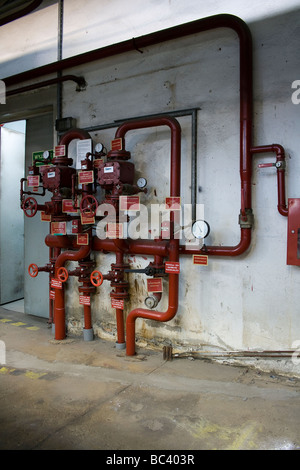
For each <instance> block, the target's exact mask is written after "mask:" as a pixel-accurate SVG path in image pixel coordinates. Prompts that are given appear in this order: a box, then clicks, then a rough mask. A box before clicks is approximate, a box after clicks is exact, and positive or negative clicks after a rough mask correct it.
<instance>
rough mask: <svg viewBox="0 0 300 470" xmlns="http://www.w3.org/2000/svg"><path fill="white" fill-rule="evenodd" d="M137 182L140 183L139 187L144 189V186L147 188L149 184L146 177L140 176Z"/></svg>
mask: <svg viewBox="0 0 300 470" xmlns="http://www.w3.org/2000/svg"><path fill="white" fill-rule="evenodd" d="M136 184H137V185H138V187H139V188H140V189H143V188H145V187H146V186H147V180H146V178H139V179H138V180H137V182H136Z"/></svg>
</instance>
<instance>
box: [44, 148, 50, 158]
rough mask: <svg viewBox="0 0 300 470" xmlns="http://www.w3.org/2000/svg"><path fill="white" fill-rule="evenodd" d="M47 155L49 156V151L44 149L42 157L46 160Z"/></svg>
mask: <svg viewBox="0 0 300 470" xmlns="http://www.w3.org/2000/svg"><path fill="white" fill-rule="evenodd" d="M49 157H50V152H49V150H45V152H44V153H43V158H44V160H48V158H49Z"/></svg>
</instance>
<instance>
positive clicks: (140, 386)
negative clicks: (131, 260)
mask: <svg viewBox="0 0 300 470" xmlns="http://www.w3.org/2000/svg"><path fill="white" fill-rule="evenodd" d="M0 340H1V341H2V343H0V344H1V345H2V351H1V353H2V365H1V364H0V407H1V408H0V449H1V450H16V449H25V450H59V449H61V450H63V449H69V450H74V449H77V450H81V449H84V450H105V451H113V450H119V451H125V450H151V451H153V450H154V451H155V450H156V451H160V450H169V451H172V450H175V451H177V450H185V451H189V452H190V453H191V452H196V451H197V450H223V449H224V450H225V449H226V450H227V449H229V450H230V449H233V450H240V449H243V450H258V449H262V450H267V449H280V450H281V449H282V450H283V449H287V450H292V449H300V427H299V421H300V393H299V392H300V380H297V379H294V378H288V377H279V376H274V375H273V374H266V373H261V372H259V371H257V370H252V369H249V368H246V367H232V366H229V365H221V364H216V363H211V362H208V361H205V360H198V359H197V360H193V361H191V360H189V359H187V358H184V359H182V358H180V359H174V360H173V361H165V360H164V359H163V354H162V352H153V351H148V350H143V351H141V350H138V354H137V355H136V356H135V357H133V358H131V357H126V355H125V352H123V351H118V350H116V349H115V345H114V344H113V343H110V342H106V341H103V340H101V339H99V338H97V339H96V340H95V341H93V342H84V341H83V340H82V339H81V338H77V337H74V338H72V337H69V338H67V339H66V340H65V341H64V342H60V341H55V340H54V339H53V334H52V331H51V329H49V328H48V327H47V322H46V320H45V319H41V318H37V317H32V316H28V315H24V314H23V313H21V312H14V311H11V310H7V309H5V308H0ZM4 346H5V348H4ZM4 353H5V355H4ZM0 357H1V356H0ZM112 455H113V453H112Z"/></svg>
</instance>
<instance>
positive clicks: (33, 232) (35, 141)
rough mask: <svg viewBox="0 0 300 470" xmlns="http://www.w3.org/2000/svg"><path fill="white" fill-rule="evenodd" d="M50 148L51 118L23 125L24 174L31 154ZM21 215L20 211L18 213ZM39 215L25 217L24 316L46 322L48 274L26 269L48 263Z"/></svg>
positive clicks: (44, 231)
mask: <svg viewBox="0 0 300 470" xmlns="http://www.w3.org/2000/svg"><path fill="white" fill-rule="evenodd" d="M52 148H53V115H52V114H45V115H41V116H38V117H34V118H30V119H28V120H27V121H26V158H25V171H26V176H27V175H28V166H30V165H32V154H33V152H39V151H44V150H49V149H52ZM51 196H52V194H51V193H47V194H46V196H45V197H39V198H38V203H39V204H43V203H44V202H46V201H47V200H48V201H49V200H50V198H51ZM21 212H23V211H21ZM40 214H41V213H40V212H37V214H36V215H35V216H34V217H32V218H28V217H26V216H24V220H25V224H24V225H25V227H24V261H25V266H24V272H25V276H24V312H25V313H26V314H28V315H35V316H38V317H43V318H48V316H49V274H48V273H45V272H41V273H39V275H38V276H37V277H35V278H34V279H33V278H31V277H30V276H29V274H28V266H29V265H30V264H31V263H35V264H36V265H38V266H45V265H46V264H47V263H48V262H49V249H48V248H47V246H46V245H45V237H46V235H47V234H48V233H49V223H47V222H42V221H41V215H40Z"/></svg>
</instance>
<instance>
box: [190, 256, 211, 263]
mask: <svg viewBox="0 0 300 470" xmlns="http://www.w3.org/2000/svg"><path fill="white" fill-rule="evenodd" d="M193 263H194V264H199V265H201V266H207V265H208V256H205V255H193Z"/></svg>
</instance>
